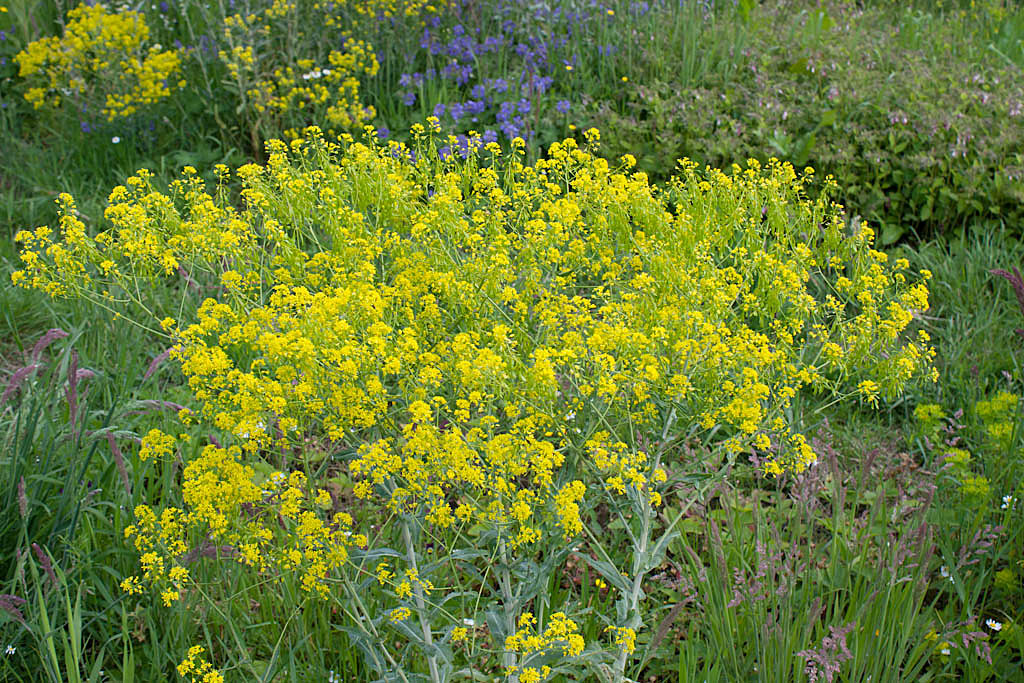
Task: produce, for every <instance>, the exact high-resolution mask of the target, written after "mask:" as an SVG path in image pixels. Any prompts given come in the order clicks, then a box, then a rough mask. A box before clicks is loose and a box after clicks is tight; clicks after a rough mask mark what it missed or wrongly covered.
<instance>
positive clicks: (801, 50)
mask: <svg viewBox="0 0 1024 683" xmlns="http://www.w3.org/2000/svg"><path fill="white" fill-rule="evenodd" d="M992 11H995V10H992ZM1011 11H1012V12H1017V14H1007V13H1006V12H1005V11H1004V12H1003V16H1005V19H1004V20H1003V21H1002V22H1001V23H996V26H995V27H993V28H991V29H990V31H992V32H993V35H996V36H998V35H1000V34H999V29H1000V27H1002V26H1004V25H1005V26H1007V28H1005V29H1004V31H1007V32H1012V31H1013V30H1014V29H1013V27H1014V26H1016V24H1015V23H1014V17H1019V16H1024V15H1020V11H1019V10H1011ZM892 14H893V11H892V10H886V11H877V10H860V9H857V8H856V7H854V6H853V5H838V6H832V7H828V8H827V11H826V9H817V10H811V9H804V11H801V12H793V13H789V14H787V13H786V9H785V8H784V7H780V8H778V9H776V10H775V12H774V13H773V12H771V11H767V10H766V11H764V12H763V13H762V14H760V15H756V14H755V15H754V16H755V19H752V21H753V22H756V23H755V24H754V27H753V28H752V30H751V34H750V37H749V39H748V40H749V42H750V46H749V47H748V48H747V49H746V50H745V51H744V57H743V58H741V62H742V68H740V69H737V70H736V71H735V72H733V73H732V75H730V76H728V77H723V76H721V75H719V74H717V72H712V73H711V74H710V77H709V78H707V79H704V80H703V81H702V82H700V83H698V84H696V87H693V88H689V89H686V90H679V89H678V88H677V87H676V84H675V82H674V81H672V80H667V79H665V78H660V79H654V80H651V81H649V82H645V83H637V84H636V85H633V86H631V87H630V89H629V90H628V91H627V92H628V100H627V101H626V102H624V103H622V104H616V103H614V102H613V101H609V100H597V99H595V100H593V101H592V102H591V103H590V105H589V107H588V117H587V118H588V120H589V121H591V122H592V123H594V124H595V125H598V126H599V127H601V128H602V129H604V130H607V131H609V132H610V133H614V135H611V136H610V140H609V144H610V149H611V150H612V151H613V152H617V153H624V152H625V151H628V150H633V151H634V152H636V153H637V155H638V158H639V159H640V166H641V168H644V169H645V170H648V171H649V172H651V173H653V174H655V175H656V176H665V175H668V174H669V173H670V172H671V170H672V168H674V166H675V161H676V159H678V158H680V157H684V156H686V157H691V158H694V159H697V160H699V161H701V162H704V163H708V164H711V165H713V166H726V165H728V164H730V163H733V162H736V161H742V160H744V159H746V158H748V157H754V158H758V159H761V160H764V159H767V158H768V157H770V156H780V157H781V158H783V159H786V160H789V161H791V162H792V163H794V164H795V165H797V166H798V167H799V166H803V165H805V164H810V165H812V166H814V167H815V168H817V169H818V170H819V171H821V172H825V173H828V174H832V175H834V176H836V177H837V178H838V179H839V180H840V185H841V186H842V188H843V193H842V201H843V203H844V204H846V205H847V206H848V207H850V208H851V211H853V212H856V213H858V214H861V215H864V216H866V217H868V218H870V219H871V220H872V221H874V222H876V223H877V224H880V225H881V226H882V237H883V240H884V241H885V242H891V241H893V240H895V239H897V238H898V237H899V236H900V235H901V234H903V233H904V232H905V231H907V230H915V231H917V232H918V234H919V236H922V237H923V236H927V235H929V234H934V233H936V232H942V231H944V230H953V229H957V228H960V227H962V226H964V225H967V224H971V223H979V222H980V223H984V222H985V221H1005V222H1006V223H1007V224H1008V225H1009V226H1010V227H1011V228H1012V229H1018V226H1019V225H1020V224H1021V219H1022V215H1021V211H1020V207H1021V205H1022V199H1024V156H1022V154H1021V152H1020V148H1019V140H1020V139H1021V137H1022V135H1024V88H1022V86H1021V85H1020V78H1019V75H1020V66H1019V65H1017V64H1012V63H1011V64H1008V63H1007V61H1006V58H1005V56H1003V55H1000V54H999V53H998V50H996V49H995V48H994V47H993V49H992V50H990V51H985V52H978V51H975V52H972V53H970V55H969V57H968V56H965V55H963V54H961V53H960V51H964V50H967V49H969V47H970V45H971V42H972V41H974V40H986V39H987V38H983V37H981V36H972V37H970V38H965V37H963V36H959V35H956V34H955V33H954V31H955V29H954V28H953V27H952V22H950V24H949V25H947V24H944V23H942V22H940V21H939V20H937V19H935V18H934V17H933V16H932V15H928V14H923V13H920V12H915V11H913V10H910V9H907V10H904V11H902V12H898V13H897V25H896V27H895V29H894V30H889V29H886V28H883V27H882V26H881V25H880V24H881V23H882V22H887V23H888V22H891V21H892V19H891V16H892ZM979 14H981V16H983V17H984V16H987V15H986V14H985V13H984V12H982V11H981V10H979ZM833 17H834V18H833ZM965 21H966V20H965ZM780 37H783V40H780Z"/></svg>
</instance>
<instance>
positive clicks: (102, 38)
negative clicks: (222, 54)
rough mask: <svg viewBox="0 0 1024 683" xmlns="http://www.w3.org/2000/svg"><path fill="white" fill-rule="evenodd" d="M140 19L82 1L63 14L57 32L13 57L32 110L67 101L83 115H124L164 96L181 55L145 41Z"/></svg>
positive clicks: (175, 84) (174, 81) (175, 78)
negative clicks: (63, 21)
mask: <svg viewBox="0 0 1024 683" xmlns="http://www.w3.org/2000/svg"><path fill="white" fill-rule="evenodd" d="M149 42H150V41H149V25H148V24H147V23H146V19H145V17H144V16H143V15H142V14H140V13H138V12H133V11H124V12H109V11H107V9H106V8H105V7H103V5H99V4H97V5H92V6H90V5H86V4H82V5H79V6H78V7H76V8H75V9H73V10H71V11H70V12H68V16H67V24H66V25H65V26H64V31H63V33H62V35H60V36H51V37H47V38H40V39H39V40H35V41H33V42H31V43H29V44H28V45H27V46H26V47H25V49H24V50H23V51H21V52H19V53H18V54H17V55H16V56H15V58H14V59H15V61H16V62H17V64H18V66H19V70H18V75H19V76H20V77H22V78H25V79H27V80H28V84H29V86H30V87H29V88H28V90H27V91H26V92H25V99H26V100H28V101H29V102H30V103H31V104H32V105H33V106H34V107H35V108H36V109H40V108H43V107H51V108H58V107H60V106H61V103H62V102H63V101H64V100H70V102H71V103H72V106H75V107H77V109H78V113H79V114H81V115H83V118H94V116H93V115H92V113H91V112H94V111H98V112H99V113H100V115H101V116H102V117H103V118H105V119H106V120H108V121H112V120H114V119H117V118H124V117H129V116H132V115H133V114H135V113H136V112H138V111H140V110H143V109H145V108H147V107H149V106H151V105H153V104H155V103H157V102H159V101H160V100H163V99H165V98H167V97H168V96H169V95H170V94H171V92H172V91H173V90H174V89H176V88H181V87H183V86H184V85H185V82H184V81H183V80H181V76H180V71H181V54H180V52H179V51H177V50H162V49H160V47H159V46H157V45H151V46H149V47H147V44H148V43H149Z"/></svg>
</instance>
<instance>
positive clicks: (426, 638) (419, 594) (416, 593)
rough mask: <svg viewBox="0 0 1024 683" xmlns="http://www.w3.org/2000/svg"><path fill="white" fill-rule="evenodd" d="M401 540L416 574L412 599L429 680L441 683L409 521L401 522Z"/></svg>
mask: <svg viewBox="0 0 1024 683" xmlns="http://www.w3.org/2000/svg"><path fill="white" fill-rule="evenodd" d="M402 539H403V540H404V541H405V554H406V558H407V560H408V562H409V566H410V567H412V569H413V570H414V571H415V572H416V580H415V581H413V582H412V592H413V597H415V598H416V612H417V613H418V614H419V618H420V628H421V629H422V631H423V642H424V644H425V645H426V647H427V650H428V654H427V663H428V665H429V666H430V680H431V681H432V682H433V683H441V672H440V670H439V669H438V666H437V655H435V654H434V639H433V636H432V633H431V628H430V620H429V619H428V618H427V601H426V599H425V598H424V597H423V584H422V583H421V582H420V576H419V571H420V570H419V567H418V566H417V564H416V549H415V548H414V547H413V545H412V532H411V531H410V530H409V521H408V520H404V519H403V520H402Z"/></svg>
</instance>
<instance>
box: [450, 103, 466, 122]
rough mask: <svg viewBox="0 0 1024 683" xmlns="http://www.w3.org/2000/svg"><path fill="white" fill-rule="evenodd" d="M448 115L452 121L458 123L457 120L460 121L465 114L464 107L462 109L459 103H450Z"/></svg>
mask: <svg viewBox="0 0 1024 683" xmlns="http://www.w3.org/2000/svg"><path fill="white" fill-rule="evenodd" d="M448 113H449V114H451V115H452V119H454V120H455V122H456V123H458V122H459V119H461V118H462V115H463V114H464V113H465V107H463V105H462V103H461V102H452V103H451V104H450V105H448Z"/></svg>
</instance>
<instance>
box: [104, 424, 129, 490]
mask: <svg viewBox="0 0 1024 683" xmlns="http://www.w3.org/2000/svg"><path fill="white" fill-rule="evenodd" d="M107 443H108V444H110V452H111V454H113V456H114V462H115V463H116V464H117V473H118V474H120V475H121V483H122V484H123V485H124V490H125V491H126V492H127V493H128V497H129V498H131V496H132V482H131V479H129V478H128V469H127V468H126V467H125V465H124V455H123V454H122V453H121V449H120V448H118V446H117V439H115V438H114V435H113V434H111V433H110V432H107Z"/></svg>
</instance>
